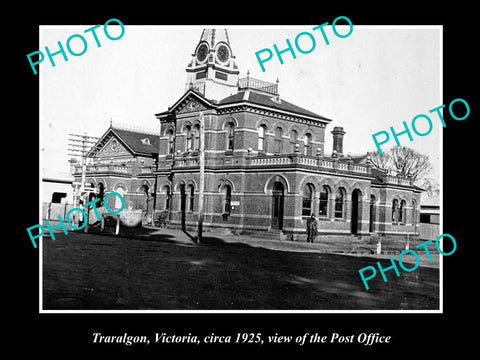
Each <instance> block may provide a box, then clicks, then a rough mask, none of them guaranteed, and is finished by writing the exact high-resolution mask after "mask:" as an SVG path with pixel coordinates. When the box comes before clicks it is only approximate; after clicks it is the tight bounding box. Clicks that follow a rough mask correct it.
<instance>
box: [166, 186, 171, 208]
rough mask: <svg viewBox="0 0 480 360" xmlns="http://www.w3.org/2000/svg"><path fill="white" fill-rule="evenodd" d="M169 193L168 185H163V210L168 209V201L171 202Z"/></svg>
mask: <svg viewBox="0 0 480 360" xmlns="http://www.w3.org/2000/svg"><path fill="white" fill-rule="evenodd" d="M171 196H172V195H171V193H170V186H168V185H165V206H164V209H165V210H170V203H171Z"/></svg>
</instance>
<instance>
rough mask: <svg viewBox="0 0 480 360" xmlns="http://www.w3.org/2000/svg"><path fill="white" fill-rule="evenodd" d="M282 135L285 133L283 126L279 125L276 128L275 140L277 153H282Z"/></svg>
mask: <svg viewBox="0 0 480 360" xmlns="http://www.w3.org/2000/svg"><path fill="white" fill-rule="evenodd" d="M282 135H283V131H282V128H281V127H277V128H276V129H275V140H274V145H273V152H274V153H275V154H281V153H282Z"/></svg>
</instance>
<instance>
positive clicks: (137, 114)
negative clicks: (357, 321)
mask: <svg viewBox="0 0 480 360" xmlns="http://www.w3.org/2000/svg"><path fill="white" fill-rule="evenodd" d="M334 23H336V24H335V27H333V26H325V27H322V32H323V33H324V34H325V39H324V38H323V37H322V35H321V34H322V33H321V32H320V31H319V30H318V29H316V28H315V25H310V26H290V27H289V26H284V27H280V26H275V27H270V28H269V27H265V28H259V27H257V28H255V27H251V28H249V27H239V26H232V27H224V28H217V27H212V28H210V27H208V28H203V27H199V26H191V27H188V26H182V27H174V28H173V29H172V28H170V27H161V26H128V25H126V26H124V25H123V24H121V25H120V24H118V23H117V24H116V25H117V26H114V25H113V24H114V23H112V25H109V26H108V27H106V29H105V30H106V31H107V32H106V33H112V35H110V36H112V37H117V38H118V39H117V40H115V41H110V40H108V39H107V38H106V37H104V38H101V37H100V35H103V34H102V33H100V34H99V35H97V36H98V37H99V41H102V42H104V44H102V47H100V48H96V46H91V47H90V48H88V51H86V52H85V54H84V55H82V57H78V58H71V59H69V61H68V62H64V61H63V59H62V58H61V54H60V55H56V58H54V60H55V61H56V66H55V67H52V66H51V64H49V63H41V64H40V75H39V76H40V79H39V81H40V109H41V112H40V146H41V154H40V159H41V174H42V175H41V179H42V183H41V196H42V202H41V204H42V221H43V220H47V221H48V224H49V225H50V227H51V228H54V229H53V230H52V231H51V233H50V232H49V230H48V228H46V229H45V230H46V232H45V234H44V236H43V238H42V246H41V251H42V254H43V258H42V264H41V267H42V275H43V277H42V280H41V281H42V283H41V289H42V295H41V310H46V311H50V310H119V311H120V310H152V311H154V310H174V311H182V310H185V311H197V310H198V311H203V310H207V311H215V310H231V311H250V310H253V311H255V310H268V311H275V310H279V311H295V310H302V311H329V310H347V311H353V310H373V311H375V310H395V311H396V310H398V311H404V310H413V311H418V310H423V311H433V310H441V286H440V276H441V259H440V255H439V251H438V250H437V249H436V247H435V243H433V244H430V246H429V247H428V248H427V245H424V246H422V247H421V248H418V246H419V245H421V244H422V243H424V242H425V241H427V240H428V239H431V238H433V239H434V240H435V239H436V238H437V237H438V236H439V235H440V233H441V232H440V231H441V228H440V226H441V224H440V218H441V206H440V203H441V195H442V193H441V171H442V169H441V163H440V160H441V158H440V155H441V153H440V146H441V131H440V130H441V127H442V125H441V121H440V120H439V119H435V118H434V116H438V115H436V114H433V115H434V116H432V115H431V114H430V113H429V110H431V109H434V108H437V107H438V106H439V105H441V104H442V103H441V101H442V97H441V89H442V87H441V85H442V76H441V71H442V62H441V59H442V47H441V39H442V29H441V27H438V26H437V27H434V26H432V27H412V26H397V27H386V26H385V27H381V26H370V27H369V26H354V25H351V21H350V20H349V19H348V18H345V19H343V18H341V19H338V21H336V22H334ZM340 24H342V25H340ZM99 29H101V28H99ZM107 29H108V30H107ZM334 29H335V31H333V30H334ZM84 30H85V27H81V26H75V27H66V28H62V27H58V26H54V27H45V28H43V27H41V29H40V37H41V41H42V43H45V44H54V43H55V39H67V38H69V36H70V35H71V34H78V33H83V32H84ZM98 31H99V32H100V30H98ZM102 32H103V31H102ZM337 34H338V35H340V36H338V35H337ZM85 36H86V35H85ZM120 36H121V38H120ZM252 39H254V40H252ZM74 40H76V39H75V38H73V39H72V40H71V42H70V44H71V45H70V47H71V48H72V49H74V46H77V45H78V46H83V45H82V42H81V41H78V40H77V41H75V42H74ZM327 43H328V45H327ZM272 44H273V46H272ZM92 45H94V44H92ZM365 48H368V49H369V51H368V52H365V51H364V49H365ZM163 49H169V50H168V51H164V50H163ZM265 49H266V50H265ZM73 51H76V52H77V53H78V52H80V51H81V49H79V48H75V50H73ZM132 53H134V54H135V56H132ZM427 54H428V56H427ZM83 57H85V58H83ZM268 57H271V59H270V60H269V61H263V60H264V59H266V58H268ZM262 68H263V69H264V70H265V71H262ZM365 84H368V90H367V89H366V87H365ZM72 85H73V86H72ZM73 109H74V111H72V110H73ZM418 114H429V115H430V116H431V119H432V120H429V121H427V119H426V118H424V117H422V118H417V119H416V120H415V121H411V119H413V118H414V117H415V116H416V115H418ZM404 119H408V121H405V122H404ZM405 124H407V125H405ZM390 127H392V129H393V130H390ZM379 132H380V134H379V135H376V136H377V137H378V141H377V143H381V142H384V141H385V137H387V136H388V137H391V141H387V142H386V143H385V145H380V144H379V145H376V142H375V141H374V137H372V134H375V133H379ZM382 132H383V133H382ZM402 132H403V134H402ZM385 134H386V135H385ZM418 134H420V135H421V136H419V135H418ZM426 134H428V135H426ZM427 136H428V138H427ZM395 137H396V138H395ZM395 141H397V142H399V143H400V144H401V146H397V144H396V142H395ZM377 146H378V149H377ZM380 152H381V154H380ZM75 208H80V209H82V211H78V210H74V209H75ZM59 216H60V218H61V219H62V221H63V223H62V221H61V220H60V218H59ZM67 217H68V221H70V222H71V224H72V225H73V228H72V227H71V226H69V224H70V223H68V221H67ZM62 224H65V227H68V228H67V229H69V230H67V231H68V233H67V232H66V231H65V227H64V226H62ZM70 228H71V230H70ZM52 240H54V241H52ZM405 249H409V251H408V252H406V253H404V254H403V255H402V257H401V258H400V260H399V259H398V258H399V254H401V253H402V251H403V250H405ZM429 251H430V253H429ZM377 261H380V263H379V265H377ZM392 261H393V264H394V265H393V266H394V268H391V267H392ZM403 263H405V264H403ZM395 264H396V265H395ZM388 267H390V268H391V269H390V270H386V269H387V268H388ZM364 268H366V269H365V270H363V271H362V273H361V274H360V273H359V271H360V270H361V269H364ZM384 269H385V270H384ZM413 269H415V270H414V271H413ZM383 270H384V272H383V273H382V271H383ZM373 272H376V276H372V273H373ZM373 275H375V274H373ZM362 276H363V278H362ZM382 277H385V280H384V279H383V278H382ZM367 278H371V280H370V279H368V281H367ZM362 279H364V280H362ZM362 281H363V282H362Z"/></svg>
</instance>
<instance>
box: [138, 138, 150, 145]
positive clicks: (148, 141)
mask: <svg viewBox="0 0 480 360" xmlns="http://www.w3.org/2000/svg"><path fill="white" fill-rule="evenodd" d="M140 141H141V142H142V144H143V145H151V144H150V139H149V138H145V139H141V140H140Z"/></svg>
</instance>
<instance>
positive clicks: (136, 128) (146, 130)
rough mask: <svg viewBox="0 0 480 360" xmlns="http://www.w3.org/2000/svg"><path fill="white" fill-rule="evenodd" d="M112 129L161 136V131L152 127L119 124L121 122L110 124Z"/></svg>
mask: <svg viewBox="0 0 480 360" xmlns="http://www.w3.org/2000/svg"><path fill="white" fill-rule="evenodd" d="M110 128H111V129H113V130H124V131H130V132H135V133H140V134H146V135H159V134H160V130H159V129H154V128H152V127H142V126H139V125H133V124H126V123H119V122H113V121H112V122H111V123H110Z"/></svg>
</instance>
